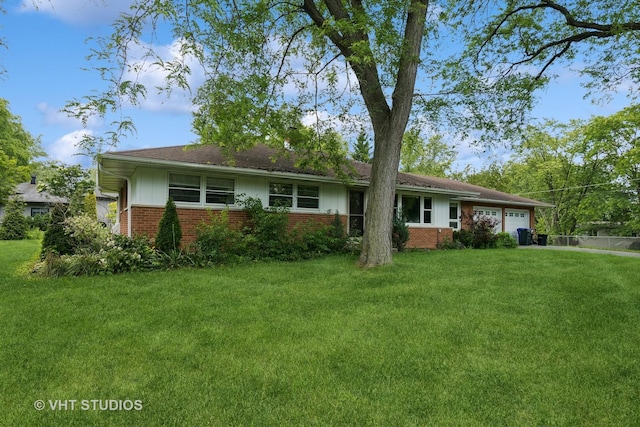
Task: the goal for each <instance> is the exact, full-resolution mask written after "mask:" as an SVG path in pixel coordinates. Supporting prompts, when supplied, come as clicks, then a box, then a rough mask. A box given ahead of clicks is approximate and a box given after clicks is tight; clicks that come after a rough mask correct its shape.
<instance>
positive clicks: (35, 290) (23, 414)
mask: <svg viewBox="0 0 640 427" xmlns="http://www.w3.org/2000/svg"><path fill="white" fill-rule="evenodd" d="M37 247H38V242H35V241H26V242H0V325H1V327H0V414H1V415H0V419H1V420H2V422H0V424H1V425H8V426H14V425H15V426H23V425H31V426H47V425H51V426H58V425H77V426H88V425H104V426H110V425H127V426H161V425H168V426H172V425H175V426H182V425H185V426H187V425H188V426H205V425H214V426H218V425H220V426H227V425H323V426H324V425H379V426H392V425H399V426H400V425H402V426H405V425H438V426H440V425H450V426H460V425H486V426H496V425H509V426H512V425H567V426H576V425H590V426H592V425H597V426H606V425H611V426H620V425H624V426H626V425H640V405H639V403H638V402H640V363H638V361H640V278H639V277H640V276H639V275H638V271H639V270H640V268H639V267H640V260H639V259H635V258H623V257H615V256H610V255H594V254H585V253H573V252H559V251H543V250H541V251H525V250H487V251H481V250H472V251H435V252H429V253H403V254H399V255H397V256H396V258H395V264H394V265H393V266H390V267H384V268H379V269H375V270H372V271H363V270H359V269H357V268H356V267H355V258H352V257H340V256H335V257H328V258H323V259H318V260H312V261H307V262H298V263H258V264H253V265H241V266H235V267H225V268H218V269H210V270H181V271H172V272H153V273H137V274H128V275H120V276H110V277H92V278H66V279H55V280H51V279H27V278H24V277H23V276H19V273H16V271H23V270H24V267H23V266H22V264H23V262H24V261H26V260H28V259H29V258H31V257H32V256H33V254H34V253H35V251H37ZM37 400H43V403H44V404H45V409H44V410H41V411H38V410H36V409H35V408H34V402H35V401H37ZM49 400H51V402H49ZM58 400H61V401H65V400H67V401H68V402H67V410H52V409H51V405H53V404H56V405H57V402H56V401H58ZM71 400H76V401H77V402H76V403H75V404H72V403H71ZM83 400H85V401H86V402H82V401H83ZM91 400H96V401H101V402H96V403H92V402H91ZM108 400H114V401H116V402H115V404H114V405H116V406H117V405H125V406H127V405H131V404H132V403H128V402H133V401H136V400H138V401H139V402H138V405H141V406H142V409H141V410H136V409H132V410H124V409H122V410H100V409H99V405H100V404H102V405H106V404H109V402H105V401H108ZM123 402H124V403H123ZM71 405H74V407H75V409H74V410H72V409H71ZM83 405H84V406H83ZM92 405H96V408H97V409H95V410H94V409H93V408H92ZM87 407H88V408H89V409H88V410H87V409H86V408H87Z"/></svg>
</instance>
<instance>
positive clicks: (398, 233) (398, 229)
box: [391, 216, 409, 252]
mask: <svg viewBox="0 0 640 427" xmlns="http://www.w3.org/2000/svg"><path fill="white" fill-rule="evenodd" d="M408 241H409V226H408V225H407V224H406V223H405V222H404V220H403V219H402V218H400V217H397V216H394V217H393V224H392V229H391V242H392V243H393V247H394V248H396V249H398V252H402V251H404V248H405V246H407V242H408Z"/></svg>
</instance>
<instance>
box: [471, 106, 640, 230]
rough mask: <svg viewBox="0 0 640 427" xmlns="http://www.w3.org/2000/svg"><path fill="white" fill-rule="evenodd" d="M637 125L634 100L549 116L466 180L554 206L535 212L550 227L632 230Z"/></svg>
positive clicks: (639, 191)
mask: <svg viewBox="0 0 640 427" xmlns="http://www.w3.org/2000/svg"><path fill="white" fill-rule="evenodd" d="M639 125H640V108H639V107H638V106H631V107H628V108H625V109H624V110H622V111H620V112H618V113H616V114H613V115H611V116H608V117H592V118H591V119H590V120H574V121H571V122H570V123H567V124H560V123H556V122H552V121H547V122H546V123H544V124H543V125H540V126H535V127H533V126H532V127H530V128H529V130H528V132H527V133H526V136H525V139H524V141H523V142H522V143H521V144H519V145H518V146H517V148H516V150H515V151H514V154H513V155H512V157H511V159H510V160H509V161H508V162H506V163H504V164H497V163H494V164H491V165H490V166H489V167H487V168H485V169H484V170H482V171H480V172H477V173H474V174H471V175H470V176H467V177H466V179H467V180H468V181H469V182H471V183H475V184H478V185H483V186H487V187H491V188H495V189H497V190H500V191H506V192H510V193H516V194H522V195H524V196H527V197H531V198H535V199H538V200H542V201H546V202H549V203H551V204H553V205H554V206H555V207H554V208H553V209H544V210H542V211H540V212H539V213H538V215H537V217H538V219H539V227H540V228H541V229H542V230H543V231H546V232H549V233H553V234H567V235H571V234H575V233H577V232H587V231H590V230H591V229H592V228H594V227H597V226H600V225H602V224H610V225H616V227H617V228H618V230H617V233H619V234H623V235H626V234H633V233H638V232H640V223H639V220H638V218H639V216H640V197H639V195H640V175H639V171H640V157H639V155H638V151H639V150H638V126H639Z"/></svg>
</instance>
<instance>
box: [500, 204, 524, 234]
mask: <svg viewBox="0 0 640 427" xmlns="http://www.w3.org/2000/svg"><path fill="white" fill-rule="evenodd" d="M518 228H529V211H528V210H526V209H505V210H504V231H506V232H507V233H510V234H511V235H512V236H514V237H515V236H517V235H518V232H517V230H518Z"/></svg>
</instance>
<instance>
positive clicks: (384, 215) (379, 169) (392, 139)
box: [360, 124, 406, 268]
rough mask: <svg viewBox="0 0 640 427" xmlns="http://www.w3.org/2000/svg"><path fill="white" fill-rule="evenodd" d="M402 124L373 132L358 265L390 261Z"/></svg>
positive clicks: (380, 263) (368, 265) (371, 265)
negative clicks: (371, 156)
mask: <svg viewBox="0 0 640 427" xmlns="http://www.w3.org/2000/svg"><path fill="white" fill-rule="evenodd" d="M405 127H406V125H405V126H403V127H399V126H395V127H394V126H393V124H391V125H390V126H385V127H384V128H383V129H382V131H381V132H376V133H375V146H374V154H373V165H372V169H371V181H370V185H369V193H368V200H367V210H366V216H365V226H364V236H363V239H362V252H361V253H360V265H361V266H363V267H366V268H369V267H376V266H379V265H385V264H390V263H391V262H392V243H391V227H392V220H393V197H394V195H395V191H396V178H397V176H398V165H399V163H400V149H401V147H402V136H403V134H404V130H405Z"/></svg>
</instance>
